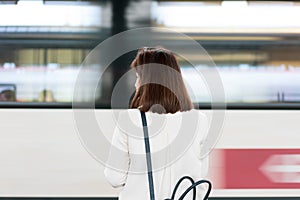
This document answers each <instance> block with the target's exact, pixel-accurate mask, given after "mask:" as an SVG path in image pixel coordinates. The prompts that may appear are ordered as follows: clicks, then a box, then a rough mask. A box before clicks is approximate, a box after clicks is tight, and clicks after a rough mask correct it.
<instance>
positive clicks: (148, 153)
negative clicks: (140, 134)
mask: <svg viewBox="0 0 300 200" xmlns="http://www.w3.org/2000/svg"><path fill="white" fill-rule="evenodd" d="M141 117H142V122H143V131H144V141H145V150H146V159H147V171H148V183H149V191H150V199H151V200H155V196H154V186H153V175H152V163H151V151H150V144H149V134H148V127H147V119H146V115H145V112H143V111H141ZM185 179H188V180H189V181H190V182H191V186H190V187H188V188H187V189H186V190H185V192H184V193H183V194H182V195H181V196H180V197H179V199H178V200H183V199H184V197H185V196H186V195H187V194H188V193H189V192H190V191H191V190H193V200H196V189H197V188H196V187H197V186H198V185H200V184H202V183H207V184H208V189H207V192H206V194H205V196H204V199H203V200H207V199H208V197H209V194H210V191H211V187H212V185H211V182H209V181H208V180H200V181H197V182H195V181H194V180H193V179H192V178H191V177H189V176H184V177H182V178H181V179H179V181H178V182H177V183H176V185H175V187H174V190H173V193H172V196H171V198H167V199H165V200H174V198H175V194H176V191H177V189H178V187H179V185H180V184H181V183H182V181H184V180H185Z"/></svg>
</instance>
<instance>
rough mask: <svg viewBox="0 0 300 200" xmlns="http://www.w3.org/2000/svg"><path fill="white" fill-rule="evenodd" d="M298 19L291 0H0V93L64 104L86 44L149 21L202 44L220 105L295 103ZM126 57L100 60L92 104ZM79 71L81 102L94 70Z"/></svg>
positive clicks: (105, 96)
mask: <svg viewBox="0 0 300 200" xmlns="http://www.w3.org/2000/svg"><path fill="white" fill-rule="evenodd" d="M298 19H300V2H298V1H210V0H207V1H193V0H191V1H180V0H176V1H169V0H157V1H155V0H153V1H150V0H99V1H88V0H77V1H75V0H66V1H51V0H19V1H12V0H6V1H5V0H2V1H0V101H2V102H17V103H18V104H22V103H23V104H24V105H25V104H26V103H28V102H29V103H30V102H36V103H37V104H42V105H45V106H47V105H49V104H51V102H56V104H57V103H67V104H68V103H70V102H72V97H73V91H74V82H75V80H76V77H77V73H78V69H79V67H80V66H81V63H82V62H83V61H84V59H85V58H86V56H87V55H88V54H89V52H90V51H91V50H92V49H93V48H95V47H96V46H97V45H98V44H99V43H101V42H102V41H103V40H105V39H107V38H109V37H110V36H112V35H114V34H116V33H119V32H122V31H125V30H129V29H133V28H140V27H149V26H152V27H165V28H169V29H171V30H174V31H178V32H181V33H184V34H186V35H188V36H190V37H191V38H193V39H194V40H196V41H197V42H199V44H201V45H202V46H203V47H204V48H205V50H206V51H207V52H208V54H209V55H210V56H211V59H212V60H213V61H214V62H215V64H216V67H217V69H218V70H219V73H220V75H221V78H222V81H223V84H224V89H225V95H226V103H229V104H239V105H241V104H242V105H249V104H278V103H279V104H281V105H282V104H285V103H286V104H290V103H299V102H300V54H299V53H300V23H299V20H298ZM166 40H168V41H170V42H171V43H172V44H174V45H175V46H183V47H184V44H185V41H181V40H178V38H172V37H170V38H166ZM190 54H191V57H192V58H193V59H195V60H197V61H200V62H201V59H203V57H202V56H201V55H196V54H193V52H190ZM133 58H134V53H129V54H128V55H125V56H122V57H120V58H119V59H117V60H116V61H115V62H114V63H112V64H111V66H110V67H109V68H107V70H106V71H105V73H104V76H103V78H102V80H101V82H100V83H99V90H98V91H96V92H97V95H96V97H97V98H96V99H95V101H96V103H97V104H98V105H100V107H109V106H110V96H111V92H112V88H113V86H114V85H115V84H116V82H117V81H118V80H119V78H120V77H121V76H122V75H123V74H124V73H125V72H126V71H128V70H129V65H130V62H131V61H132V59H133ZM179 60H180V64H181V67H182V73H183V75H184V77H185V81H186V82H188V84H189V85H190V86H191V88H195V91H197V92H198V93H197V94H196V95H195V98H193V102H194V103H200V104H201V103H209V102H210V95H209V91H207V90H206V88H205V87H203V84H202V83H199V82H197V81H196V79H195V78H194V76H193V74H194V72H193V71H192V70H191V66H189V65H188V64H186V62H184V60H182V59H180V57H179ZM196 67H200V68H207V69H208V70H209V67H210V66H205V64H204V65H201V66H196ZM94 70H101V69H94ZM87 74H90V76H87V77H89V78H87V82H86V84H85V85H84V86H83V87H84V90H85V92H84V93H83V94H82V98H81V99H80V101H82V102H84V101H91V100H94V99H93V97H94V96H93V91H91V90H90V89H89V82H90V84H92V81H95V80H97V79H98V78H99V77H95V75H93V74H95V73H93V70H89V71H88V72H87ZM128 84H129V83H128ZM128 87H134V86H133V85H130V84H129V85H128ZM201 88H202V89H201Z"/></svg>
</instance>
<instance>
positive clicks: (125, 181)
mask: <svg viewBox="0 0 300 200" xmlns="http://www.w3.org/2000/svg"><path fill="white" fill-rule="evenodd" d="M146 118H147V123H148V130H149V141H150V149H151V156H152V167H153V182H154V190H155V191H154V193H155V199H156V200H163V199H165V198H170V197H171V194H172V191H173V189H174V186H175V184H176V183H177V181H178V180H179V179H180V178H181V177H182V176H184V175H188V176H191V177H192V178H193V179H194V180H195V181H197V180H200V179H203V178H204V177H205V176H206V174H207V171H208V158H207V157H204V158H203V157H201V155H200V153H201V148H202V144H203V142H204V140H205V139H206V136H207V133H208V120H207V117H206V116H205V115H204V114H203V113H202V112H201V111H199V110H195V109H192V110H190V111H186V112H177V113H175V114H156V113H152V112H146ZM195 127H196V128H195ZM146 166H147V165H146V155H145V144H144V139H143V128H142V120H141V115H140V112H139V110H137V109H129V110H126V113H123V114H120V116H119V119H118V126H117V127H116V129H115V132H114V135H113V138H112V147H111V150H110V155H109V158H108V161H107V166H106V167H105V170H104V175H105V177H106V179H107V180H108V181H109V183H110V184H111V185H112V186H113V187H122V190H121V192H120V194H119V200H142V199H143V200H147V199H150V197H149V186H148V175H147V167H146ZM189 185H190V183H189V182H188V181H184V182H183V184H182V186H181V187H180V189H179V190H178V191H177V193H176V194H177V195H176V197H177V198H178V197H179V195H180V194H181V193H182V192H183V191H184V189H185V188H187V187H188V186H189ZM204 193H205V191H203V188H201V187H198V188H197V199H202V198H203V196H204ZM191 194H192V192H190V194H189V196H188V197H189V198H186V199H191V198H190V197H191Z"/></svg>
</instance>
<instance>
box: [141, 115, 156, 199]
mask: <svg viewBox="0 0 300 200" xmlns="http://www.w3.org/2000/svg"><path fill="white" fill-rule="evenodd" d="M141 117H142V123H143V131H144V141H145V150H146V159H147V171H148V183H149V192H150V199H151V200H155V197H154V186H153V175H152V163H151V151H150V144H149V134H148V126H147V119H146V115H145V112H143V111H141Z"/></svg>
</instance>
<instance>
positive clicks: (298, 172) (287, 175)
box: [259, 154, 300, 183]
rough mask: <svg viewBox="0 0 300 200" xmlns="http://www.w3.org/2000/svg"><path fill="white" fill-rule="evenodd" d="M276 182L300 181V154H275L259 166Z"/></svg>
mask: <svg viewBox="0 0 300 200" xmlns="http://www.w3.org/2000/svg"><path fill="white" fill-rule="evenodd" d="M259 169H260V171H261V172H262V173H263V174H264V175H265V176H266V177H268V179H269V180H270V181H272V182H274V183H300V154H275V155H272V156H270V157H269V158H268V159H267V160H266V161H265V162H264V163H263V164H262V165H261V167H260V168H259Z"/></svg>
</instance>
